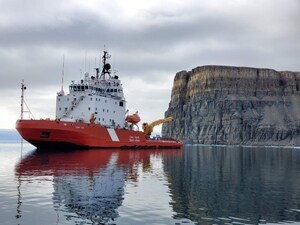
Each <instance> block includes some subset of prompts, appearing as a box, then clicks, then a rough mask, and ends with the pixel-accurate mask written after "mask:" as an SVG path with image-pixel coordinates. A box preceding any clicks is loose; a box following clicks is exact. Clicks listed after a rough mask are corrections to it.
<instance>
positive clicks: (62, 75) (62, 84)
mask: <svg viewBox="0 0 300 225" xmlns="http://www.w3.org/2000/svg"><path fill="white" fill-rule="evenodd" d="M64 75H65V55H63V64H62V71H61V92H62V93H63V92H64Z"/></svg>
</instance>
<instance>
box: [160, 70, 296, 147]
mask: <svg viewBox="0 0 300 225" xmlns="http://www.w3.org/2000/svg"><path fill="white" fill-rule="evenodd" d="M165 116H166V117H167V116H173V117H175V118H176V120H175V121H174V122H171V123H165V124H163V127H162V136H164V137H172V138H176V139H182V140H184V141H185V143H199V144H226V145H300V72H289V71H285V72H278V71H275V70H272V69H257V68H248V67H229V66H201V67H197V68H195V69H193V70H192V71H188V72H186V71H182V72H179V73H177V74H176V76H175V78H174V84H173V89H172V94H171V101H170V104H169V108H168V110H167V111H166V113H165Z"/></svg>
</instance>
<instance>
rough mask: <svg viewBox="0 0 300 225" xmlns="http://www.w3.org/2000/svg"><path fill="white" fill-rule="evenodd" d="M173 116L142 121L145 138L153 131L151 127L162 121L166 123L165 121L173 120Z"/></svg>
mask: <svg viewBox="0 0 300 225" xmlns="http://www.w3.org/2000/svg"><path fill="white" fill-rule="evenodd" d="M173 120H174V118H173V117H171V116H170V117H167V118H165V119H160V120H156V121H154V122H152V123H149V124H148V123H143V130H144V134H145V135H146V137H147V138H149V137H150V135H151V133H152V131H153V128H154V127H155V126H157V125H160V124H162V123H166V122H170V121H173Z"/></svg>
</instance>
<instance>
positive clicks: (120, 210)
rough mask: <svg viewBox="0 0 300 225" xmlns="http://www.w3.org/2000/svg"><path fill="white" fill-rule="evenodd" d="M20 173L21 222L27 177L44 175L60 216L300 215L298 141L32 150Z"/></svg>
mask: <svg viewBox="0 0 300 225" xmlns="http://www.w3.org/2000/svg"><path fill="white" fill-rule="evenodd" d="M155 164H156V165H155ZM155 167H156V168H155ZM145 174H150V175H147V176H148V177H147V176H145ZM15 177H16V178H17V179H18V180H19V181H20V183H19V184H20V186H21V187H18V190H19V199H18V206H17V215H16V218H17V219H19V221H21V222H22V216H23V214H24V212H26V206H25V205H24V203H22V202H23V201H22V197H23V198H24V194H23V195H22V191H23V192H24V191H25V192H26V184H27V183H30V182H32V183H34V182H36V183H35V185H37V186H38V185H39V184H40V183H41V184H42V183H44V182H45V180H47V179H48V182H50V183H51V185H52V186H53V193H52V192H51V195H52V196H51V204H52V205H53V206H52V205H51V206H49V207H48V208H49V209H48V210H49V211H51V210H53V207H54V211H55V212H56V213H57V214H58V215H59V216H57V220H58V222H56V223H57V224H141V223H143V224H173V225H174V224H226V223H229V224H258V223H262V224H265V223H286V222H287V221H288V222H293V223H299V222H300V151H299V150H295V149H282V148H242V147H216V146H215V147H208V146H201V147H197V146H186V147H185V149H184V150H84V151H75V152H39V151H34V152H33V153H32V154H30V155H27V156H26V157H24V158H23V159H22V160H21V161H20V162H19V163H18V164H17V166H16V168H15ZM39 177H42V179H40V180H39V179H37V178H39ZM37 180H38V182H37ZM49 180H50V181H49ZM158 180H159V181H160V182H162V183H163V186H164V187H165V188H162V186H157V182H158ZM22 183H24V185H23V184H22ZM22 185H23V187H22ZM149 186H150V187H149ZM157 187H159V188H157ZM149 190H150V191H149ZM137 192H139V193H137ZM157 192H158V193H157ZM149 193H150V194H149ZM40 196H41V194H40ZM40 196H39V199H41V197H40ZM166 196H167V197H166ZM31 198H32V197H31ZM45 198H47V197H45ZM48 198H49V197H48ZM137 198H140V199H137ZM27 201H28V200H27ZM48 201H50V198H49V200H48ZM22 204H23V205H22ZM155 204H157V205H155ZM48 205H50V204H48ZM160 205H162V206H161V207H162V208H159V207H160ZM158 206H159V207H158ZM51 207H52V208H51ZM155 209H156V211H155V213H156V214H155V213H153V212H154V210H155ZM164 209H166V210H165V211H164ZM132 217H136V218H132ZM24 219H25V218H24ZM62 220H64V221H62ZM45 221H46V222H47V220H45ZM49 221H50V219H48V222H49ZM68 221H69V222H70V223H68ZM143 221H144V222H143ZM51 223H53V219H52V221H51Z"/></svg>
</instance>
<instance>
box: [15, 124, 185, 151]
mask: <svg viewBox="0 0 300 225" xmlns="http://www.w3.org/2000/svg"><path fill="white" fill-rule="evenodd" d="M16 129H17V130H18V132H19V133H20V135H21V136H22V137H23V138H24V139H25V140H26V141H28V142H29V143H31V144H33V145H34V146H36V147H37V148H45V147H49V148H50V147H68V146H70V147H84V148H87V147H88V148H180V147H181V146H182V142H177V141H173V140H147V139H146V138H145V135H144V133H143V132H141V131H132V130H126V129H113V130H112V132H113V134H109V132H108V130H107V128H105V127H103V126H101V125H98V124H87V123H80V122H64V121H55V120H17V122H16ZM114 135H115V136H114Z"/></svg>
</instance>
